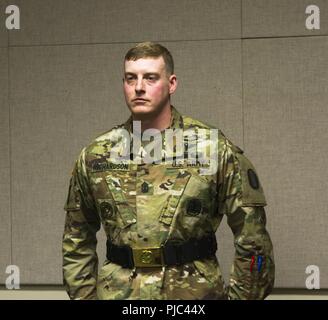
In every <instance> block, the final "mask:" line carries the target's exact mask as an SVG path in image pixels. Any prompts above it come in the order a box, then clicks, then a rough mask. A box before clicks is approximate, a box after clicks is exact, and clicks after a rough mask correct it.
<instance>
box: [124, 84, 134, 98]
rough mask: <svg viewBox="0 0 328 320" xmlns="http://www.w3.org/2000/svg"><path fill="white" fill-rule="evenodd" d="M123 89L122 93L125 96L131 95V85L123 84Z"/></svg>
mask: <svg viewBox="0 0 328 320" xmlns="http://www.w3.org/2000/svg"><path fill="white" fill-rule="evenodd" d="M123 91H124V95H125V96H126V97H129V96H131V94H133V89H132V87H131V86H128V85H124V86H123Z"/></svg>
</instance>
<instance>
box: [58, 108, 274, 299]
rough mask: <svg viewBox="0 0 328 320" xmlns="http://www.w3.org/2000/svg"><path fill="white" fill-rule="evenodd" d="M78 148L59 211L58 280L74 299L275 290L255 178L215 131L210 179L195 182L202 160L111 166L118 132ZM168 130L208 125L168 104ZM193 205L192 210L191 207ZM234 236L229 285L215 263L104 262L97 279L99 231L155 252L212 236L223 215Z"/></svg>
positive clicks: (234, 295)
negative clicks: (167, 244)
mask: <svg viewBox="0 0 328 320" xmlns="http://www.w3.org/2000/svg"><path fill="white" fill-rule="evenodd" d="M131 123H132V120H131V119H129V120H128V121H127V122H126V123H125V124H123V125H121V126H117V127H115V128H113V129H112V130H110V131H108V132H106V133H104V134H102V135H101V136H99V137H98V138H96V139H95V140H94V141H93V142H92V143H91V144H90V145H89V146H87V147H85V148H83V149H82V151H81V153H80V155H79V157H78V160H77V161H76V163H75V166H74V169H73V173H72V177H71V179H70V185H69V192H68V197H67V201H66V204H65V210H66V221H65V230H64V235H63V277H64V284H65V287H66V290H67V293H68V295H69V297H70V298H71V299H227V298H228V299H264V298H265V297H266V296H267V295H268V294H269V293H270V292H271V290H272V288H273V283H274V270H275V266H274V258H273V248H272V242H271V240H270V236H269V234H268V232H267V230H266V228H265V225H266V214H265V210H264V206H265V205H266V201H265V197H264V194H263V189H262V187H261V185H260V182H259V180H258V177H257V175H256V171H255V169H254V167H253V165H252V164H251V162H250V161H249V160H248V159H247V158H246V157H245V155H244V154H243V151H242V150H241V149H240V148H238V147H237V146H235V145H233V144H232V143H231V141H230V140H228V139H227V138H226V137H225V136H224V134H223V133H222V132H221V131H220V130H217V131H216V132H217V135H218V136H217V142H216V143H217V164H218V168H217V171H216V172H215V173H211V174H209V175H200V167H201V166H202V164H201V163H196V164H192V165H191V164H190V163H188V162H187V161H185V160H183V161H182V162H179V164H177V163H176V162H172V161H171V162H165V161H163V162H161V163H151V164H147V163H142V162H141V163H140V164H137V163H135V162H134V161H133V160H130V159H129V160H126V162H125V163H123V164H117V163H115V161H113V159H111V157H110V151H111V150H113V149H114V148H116V149H120V148H121V147H122V145H123V144H124V141H123V140H124V139H123V136H124V135H122V134H121V132H120V130H122V129H126V130H129V131H131ZM171 128H173V129H176V128H180V129H183V130H184V131H187V130H188V129H190V128H192V129H195V130H199V129H205V130H207V131H206V132H209V130H210V129H211V127H209V126H207V125H205V124H204V123H202V122H199V121H197V120H194V119H191V118H189V117H186V116H182V115H180V114H179V113H178V111H177V110H176V109H175V108H173V107H172V118H171ZM195 203H196V205H190V204H195ZM224 214H225V215H226V216H227V221H228V225H229V226H230V228H231V229H232V232H233V235H234V247H235V258H234V262H233V266H232V270H231V276H230V281H229V285H228V286H226V285H225V284H224V281H223V278H222V274H221V271H220V267H219V264H218V261H217V258H216V257H215V256H213V257H212V258H206V259H200V260H195V261H193V262H190V263H185V264H183V265H174V266H163V267H150V268H149V267H145V268H134V269H129V268H123V267H122V266H120V265H118V264H116V263H113V262H111V261H109V260H105V262H104V264H103V266H102V268H101V269H100V271H99V273H98V257H97V253H96V245H97V239H96V233H97V231H98V230H99V229H100V226H101V225H102V226H103V228H104V230H105V233H106V235H107V238H108V239H111V241H112V242H113V243H114V244H116V245H129V246H130V247H132V248H145V249H146V248H154V247H160V246H161V245H162V244H163V243H165V242H166V241H168V240H175V241H178V242H179V241H180V242H183V241H187V240H188V239H190V238H201V237H202V236H204V235H206V234H210V233H215V231H216V230H217V228H218V226H219V225H220V222H221V220H222V218H223V216H224Z"/></svg>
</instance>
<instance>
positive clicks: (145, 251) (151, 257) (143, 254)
mask: <svg viewBox="0 0 328 320" xmlns="http://www.w3.org/2000/svg"><path fill="white" fill-rule="evenodd" d="M132 252H133V262H134V266H135V267H161V266H163V256H162V248H161V247H155V248H132Z"/></svg>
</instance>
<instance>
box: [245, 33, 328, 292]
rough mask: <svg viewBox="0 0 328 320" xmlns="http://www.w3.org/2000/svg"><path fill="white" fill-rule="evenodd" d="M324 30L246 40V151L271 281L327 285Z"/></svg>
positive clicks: (327, 81)
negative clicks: (263, 204)
mask: <svg viewBox="0 0 328 320" xmlns="http://www.w3.org/2000/svg"><path fill="white" fill-rule="evenodd" d="M327 50H328V37H320V38H315V37H314V38H296V39H271V40H269V39H267V40H247V41H245V42H244V98H245V100H244V108H245V150H246V151H247V152H248V153H249V154H250V155H251V158H252V159H253V162H254V163H255V164H256V165H257V168H258V173H259V175H260V178H261V180H262V184H263V186H264V190H265V192H266V196H267V201H268V204H269V205H268V207H267V213H268V226H269V230H270V231H271V235H272V240H273V242H274V250H275V256H276V264H277V271H276V274H277V280H276V287H291V288H296V287H297V288H304V287H305V279H306V276H307V275H306V274H305V268H306V267H307V266H308V265H312V264H314V265H318V266H319V268H320V271H321V279H320V280H321V287H322V288H327V287H328V267H327V266H328V257H327V255H326V248H327V245H328V240H327V223H328V219H327V206H326V198H327V188H328V171H327V154H328V145H327V139H328V133H327V120H328V109H327V101H328V90H327V88H328V62H327V59H326V53H327Z"/></svg>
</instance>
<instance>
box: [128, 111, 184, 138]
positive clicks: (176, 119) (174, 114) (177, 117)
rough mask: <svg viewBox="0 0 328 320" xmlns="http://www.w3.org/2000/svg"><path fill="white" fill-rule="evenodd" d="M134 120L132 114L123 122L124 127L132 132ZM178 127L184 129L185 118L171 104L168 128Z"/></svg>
mask: <svg viewBox="0 0 328 320" xmlns="http://www.w3.org/2000/svg"><path fill="white" fill-rule="evenodd" d="M132 121H133V120H132V116H130V118H129V119H128V120H127V121H126V122H125V123H124V124H123V127H124V128H125V129H126V130H127V131H129V132H132V124H133V123H132ZM177 128H180V129H183V118H182V115H181V114H180V113H179V111H178V110H177V109H176V108H175V107H173V106H172V105H171V124H170V126H169V127H168V128H166V129H177ZM163 131H164V130H163Z"/></svg>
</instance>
